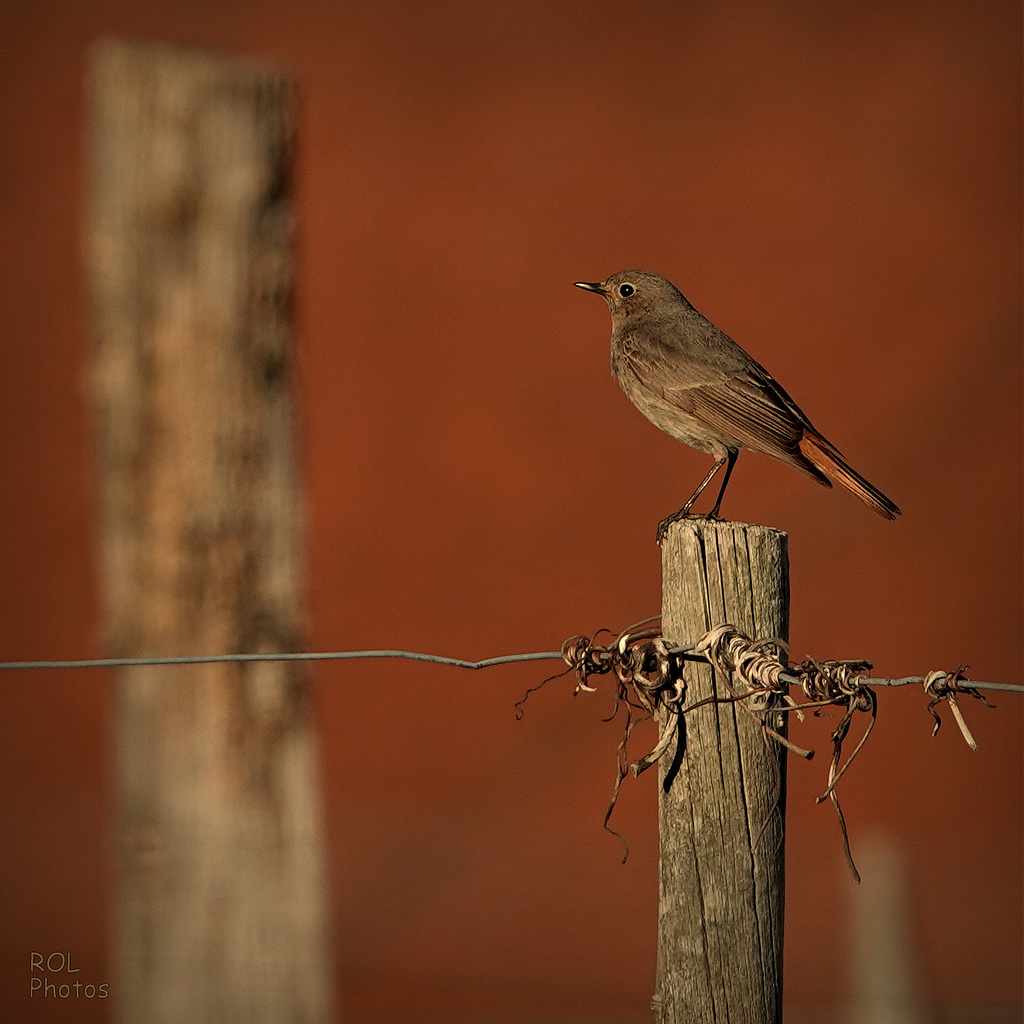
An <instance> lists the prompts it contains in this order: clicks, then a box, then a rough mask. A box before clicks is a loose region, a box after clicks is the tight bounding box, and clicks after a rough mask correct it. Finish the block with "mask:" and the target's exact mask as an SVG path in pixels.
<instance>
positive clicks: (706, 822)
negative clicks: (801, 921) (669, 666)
mask: <svg viewBox="0 0 1024 1024" xmlns="http://www.w3.org/2000/svg"><path fill="white" fill-rule="evenodd" d="M662 571H663V588H664V592H663V607H662V631H663V633H664V635H665V636H666V637H668V638H669V639H670V640H676V641H678V642H683V641H691V640H697V639H699V638H700V637H701V636H703V635H704V634H705V633H706V632H707V631H708V630H709V629H710V628H711V627H713V626H717V625H720V624H722V623H726V622H728V623H731V624H732V625H734V626H736V627H737V628H738V629H740V630H742V631H743V632H744V633H746V634H747V635H748V636H750V637H753V638H763V637H780V638H782V639H786V637H787V633H788V628H789V561H788V556H787V552H786V535H785V534H784V533H780V532H779V531H778V530H772V529H768V528H767V527H763V526H748V525H746V524H743V523H729V522H707V521H705V520H701V519H692V520H683V521H682V522H678V523H675V524H673V525H672V526H671V527H670V529H669V532H668V534H667V536H666V538H665V540H664V542H663V543H662ZM686 679H687V681H688V688H687V691H686V704H688V705H689V704H693V703H695V702H696V701H699V700H702V699H703V698H705V697H709V696H711V695H712V693H713V692H716V690H717V693H718V694H719V695H720V696H725V695H727V694H728V690H727V689H726V687H725V685H724V684H723V683H722V682H721V681H719V682H718V683H717V684H714V683H713V681H712V671H711V669H710V668H701V667H694V666H688V667H687V670H686ZM713 687H715V689H713ZM777 717H781V716H777ZM773 724H777V723H774V722H773ZM684 731H685V749H684V753H683V756H682V757H681V758H678V759H676V758H673V757H672V756H670V753H671V752H670V753H666V755H665V756H664V757H662V759H661V762H660V768H659V777H660V783H661V785H660V789H659V793H660V810H659V821H660V829H661V869H660V886H659V891H660V906H659V935H658V966H657V981H656V991H655V997H654V1003H653V1006H654V1009H655V1020H656V1022H657V1024H713V1022H717V1024H722V1022H724V1021H728V1022H729V1024H778V1022H779V1021H781V1019H782V926H783V909H784V895H785V892H784V864H785V862H784V853H785V850H784V844H783V825H784V815H785V756H784V754H785V752H784V751H782V750H780V748H779V747H778V745H777V744H772V747H771V749H769V748H768V746H767V745H766V744H765V741H764V736H763V734H762V732H761V730H760V727H759V726H758V725H757V723H756V722H754V720H753V719H752V718H751V717H750V716H749V715H748V714H746V713H745V712H744V711H743V710H742V709H741V708H739V707H738V706H737V705H735V704H713V705H708V706H706V707H703V708H700V709H698V710H696V711H694V712H692V713H691V714H689V715H687V716H686V717H685V721H684ZM780 731H781V730H780ZM776 759H778V760H777V761H776ZM776 765H777V767H776ZM762 829H763V831H762Z"/></svg>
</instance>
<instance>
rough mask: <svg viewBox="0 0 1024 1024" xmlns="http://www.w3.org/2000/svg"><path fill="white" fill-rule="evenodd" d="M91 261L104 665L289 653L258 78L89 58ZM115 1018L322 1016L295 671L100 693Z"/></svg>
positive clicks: (149, 673) (295, 500) (275, 317)
mask: <svg viewBox="0 0 1024 1024" xmlns="http://www.w3.org/2000/svg"><path fill="white" fill-rule="evenodd" d="M91 89H92V126H91V127H92V138H91V153H90V157H91V161H92V182H91V189H92V192H91V205H90V210H89V251H88V257H89V263H90V271H91V283H92V296H93V311H94V312H93V316H94V332H95V338H96V350H95V366H94V371H93V372H94V391H95V400H96V406H97V410H98V433H99V453H98V461H99V465H100V474H101V479H100V492H101V511H102V519H101V527H100V530H101V572H102V587H103V601H104V610H105V622H106V629H107V636H108V643H109V646H110V648H111V649H112V651H113V653H115V654H118V655H131V654H152V655H160V654H206V653H222V652H234V651H254V652H259V651H290V650H294V649H297V648H298V647H299V646H300V644H301V634H302V630H301V627H300V599H299V593H300V589H301V572H300V561H299V556H298V552H299V541H300V536H299V535H300V521H301V517H300V505H299V495H298V487H297V483H296V466H295V455H294V438H293V415H294V411H293V407H292V397H291V394H290V383H291V380H290V377H291V367H290V361H291V353H290V343H291V327H290V308H289V306H290V291H291V279H290V275H291V243H290V217H291V211H290V205H289V203H290V200H289V157H290V152H289V151H290V141H291V136H292V130H293V98H292V90H291V87H290V84H289V81H288V79H287V77H286V76H284V75H283V74H282V73H281V72H280V71H279V70H275V69H272V68H268V67H264V66H261V65H259V64H256V63H253V62H249V61H242V60H237V59H234V58H230V57H221V56H216V55H212V54H208V53H200V52H194V51H188V50H183V49H176V48H172V47H164V46H150V45H129V44H123V43H118V42H105V43H103V44H101V45H99V46H98V47H97V48H96V49H95V50H94V52H93V58H92V69H91ZM115 731H116V743H117V754H116V769H115V771H116V788H117V813H118V821H117V837H116V838H117V847H116V854H117V858H118V863H117V871H118V881H117V908H116V915H115V917H116V922H115V925H116V935H117V938H116V943H117V948H116V950H115V954H114V957H113V962H114V968H115V979H116V980H115V984H113V985H112V986H111V990H112V995H113V996H114V997H115V998H116V1000H117V1002H118V1004H119V1009H118V1016H119V1018H120V1020H122V1021H124V1022H131V1024H136V1022H138V1024H143V1022H145V1024H160V1022H172V1021H173V1022H175V1024H177V1022H180V1021H186V1020H187V1021H192V1022H202V1021H216V1022H218V1024H231V1022H245V1024H254V1022H260V1021H266V1022H271V1021H272V1022H275V1024H279V1022H285V1021H300V1020H301V1021H303V1022H311V1024H313V1022H322V1021H326V1020H327V1019H328V1016H329V1005H328V1004H329V997H328V990H329V982H328V967H327V965H328V950H327V945H328V940H327V924H326V920H327V906H326V893H325V864H324V848H323V824H322V800H321V793H320V790H319V785H318V775H317V758H316V744H315V741H314V735H313V726H312V721H311V716H310V702H309V687H308V683H307V679H306V675H305V673H304V671H303V669H302V668H301V667H300V666H299V665H295V664H269V663H268V664H248V665H238V664H234V665H232V664H216V665H213V664H211V665H199V666H187V667H164V668H135V669H124V670H122V671H121V672H120V673H119V676H118V679H117V699H116V726H115Z"/></svg>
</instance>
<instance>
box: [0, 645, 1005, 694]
mask: <svg viewBox="0 0 1024 1024" xmlns="http://www.w3.org/2000/svg"><path fill="white" fill-rule="evenodd" d="M696 646H697V644H696V643H692V644H683V645H680V646H673V647H668V648H667V651H668V653H669V654H674V655H680V654H682V655H685V654H689V653H690V652H692V651H693V650H694V648H695V647H696ZM362 658H405V659H407V660H409V661H425V662H432V663H434V664H437V665H449V666H452V667H454V668H468V669H474V670H475V669H481V668H490V667H491V666H492V665H509V664H512V663H514V662H520V661H558V660H561V659H562V658H563V654H562V651H531V652H528V653H525V654H502V655H499V656H498V657H495V658H483V659H481V660H480V661H470V660H468V659H465V658H452V657H448V656H446V655H443V654H425V653H423V652H422V651H400V650H368V651H300V652H295V653H269V654H262V653H261V654H194V655H193V654H185V655H170V656H167V657H148V656H140V657H135V658H74V659H66V660H59V659H57V660H33V661H0V671H9V672H13V671H32V670H47V669H87V668H137V667H144V666H147V665H211V664H217V663H220V662H229V663H230V662H241V663H246V662H258V661H348V660H358V659H362ZM690 660H694V661H706V659H705V658H703V657H701V656H694V657H693V658H692V659H690ZM779 678H780V679H782V680H784V681H785V682H788V683H791V684H799V683H800V678H799V677H798V676H795V675H793V674H792V673H788V672H782V673H781V674H780V676H779ZM926 679H927V676H902V677H900V678H892V679H884V678H878V677H875V676H871V677H866V678H865V679H864V682H865V683H867V684H868V685H870V686H923V685H924V682H925V680H926ZM971 686H972V687H974V688H975V689H979V690H1008V691H1011V692H1014V693H1024V684H1021V683H998V682H984V681H981V680H977V679H972V680H971Z"/></svg>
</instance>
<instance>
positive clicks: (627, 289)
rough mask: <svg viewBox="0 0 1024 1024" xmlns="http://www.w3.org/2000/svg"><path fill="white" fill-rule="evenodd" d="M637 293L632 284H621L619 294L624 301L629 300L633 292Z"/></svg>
mask: <svg viewBox="0 0 1024 1024" xmlns="http://www.w3.org/2000/svg"><path fill="white" fill-rule="evenodd" d="M635 291H636V289H635V288H634V287H633V286H632V285H631V284H620V285H619V294H620V295H621V296H622V297H623V298H624V299H628V298H629V297H630V295H632V294H633V292H635Z"/></svg>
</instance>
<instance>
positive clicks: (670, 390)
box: [626, 351, 817, 463]
mask: <svg viewBox="0 0 1024 1024" xmlns="http://www.w3.org/2000/svg"><path fill="white" fill-rule="evenodd" d="M659 355H661V356H662V357H663V358H664V357H667V356H668V355H669V354H668V353H667V352H664V351H663V352H661V353H659ZM650 356H651V353H650V352H645V353H644V357H645V358H644V359H643V360H641V359H639V358H638V357H637V355H636V354H634V353H630V352H627V353H626V362H627V364H628V366H629V368H630V370H631V371H632V372H633V373H634V374H635V375H636V377H637V380H638V381H640V382H641V383H642V384H643V385H644V386H645V387H646V388H648V389H650V390H653V391H655V392H656V393H657V394H658V395H659V396H660V397H661V398H662V399H663V400H664V401H665V402H668V403H669V404H670V405H674V406H676V408H678V409H680V410H681V411H683V412H685V413H688V414H689V415H690V416H694V417H696V418H697V419H699V420H701V421H702V422H704V423H705V424H706V425H707V426H708V427H710V428H711V429H712V430H713V431H715V432H716V433H718V434H720V435H721V436H722V438H723V439H732V440H733V441H734V442H735V443H736V444H737V445H738V446H740V447H742V448H749V449H751V450H753V451H759V452H763V453H764V454H766V455H774V456H775V457H776V458H782V459H784V460H785V461H787V462H792V461H794V460H796V461H799V462H801V463H802V462H804V459H803V458H802V457H801V456H800V452H799V447H798V445H799V443H800V438H801V437H802V436H803V432H804V429H805V428H810V429H811V430H814V428H813V427H812V426H811V423H810V421H809V420H808V419H807V417H806V416H804V414H803V413H802V412H801V411H800V409H799V407H798V406H797V404H796V403H795V402H794V401H793V400H792V399H791V398H790V397H789V395H788V394H786V392H785V391H784V390H783V388H782V387H781V385H779V384H778V382H777V381H776V380H775V379H774V378H773V377H772V376H771V374H769V373H768V371H767V370H765V369H764V368H763V367H762V366H760V365H759V364H758V363H756V362H754V360H753V359H750V360H749V363H747V365H746V366H744V367H743V368H742V369H739V370H732V371H731V372H730V371H728V370H722V369H718V370H716V369H712V368H711V367H702V369H701V377H702V378H703V380H701V381H693V380H688V379H686V378H685V377H683V378H682V379H680V374H679V372H678V368H677V366H673V365H672V364H673V362H674V361H673V360H671V359H670V358H664V364H665V365H664V366H661V367H657V368H654V367H651V366H650V365H646V364H647V362H648V361H649V359H650ZM748 359H749V357H748ZM652 369H654V370H655V372H653V373H652V372H651V371H652ZM657 371H661V372H657ZM673 371H675V372H673ZM708 376H711V378H712V379H711V381H710V382H708V381H707V377H708ZM655 381H658V382H662V381H664V382H667V383H658V384H654V383H653V382H655ZM815 433H817V432H816V431H815Z"/></svg>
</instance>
